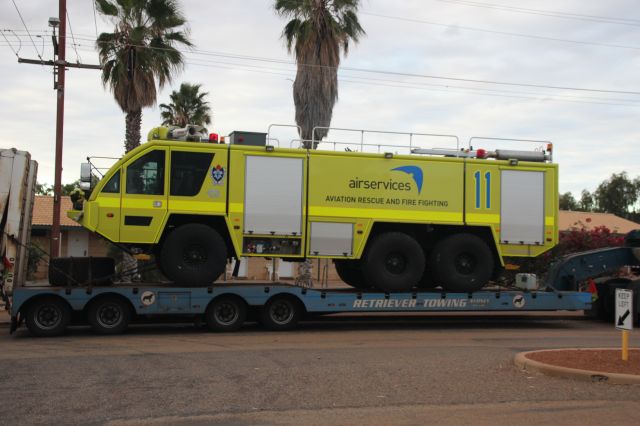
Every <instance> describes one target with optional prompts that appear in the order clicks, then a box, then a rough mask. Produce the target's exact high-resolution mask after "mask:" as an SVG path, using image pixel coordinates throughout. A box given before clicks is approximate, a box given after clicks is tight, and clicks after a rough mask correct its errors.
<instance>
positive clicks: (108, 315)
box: [87, 295, 131, 334]
mask: <svg viewBox="0 0 640 426" xmlns="http://www.w3.org/2000/svg"><path fill="white" fill-rule="evenodd" d="M130 320H131V307H130V306H129V304H128V303H127V302H125V301H124V300H123V299H122V298H121V297H118V296H113V295H105V296H98V298H96V299H95V300H92V301H91V302H90V304H89V307H88V309H87V322H88V323H89V325H90V326H91V329H92V330H93V331H94V332H96V333H98V334H121V333H124V331H125V330H126V329H127V327H128V326H129V321H130Z"/></svg>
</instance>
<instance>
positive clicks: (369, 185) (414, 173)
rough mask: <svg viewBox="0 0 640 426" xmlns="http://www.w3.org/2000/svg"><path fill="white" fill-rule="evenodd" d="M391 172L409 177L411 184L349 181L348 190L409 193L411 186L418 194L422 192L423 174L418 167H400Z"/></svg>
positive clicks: (392, 181) (362, 180) (356, 179)
mask: <svg viewBox="0 0 640 426" xmlns="http://www.w3.org/2000/svg"><path fill="white" fill-rule="evenodd" d="M391 171H392V172H402V173H406V174H408V175H409V176H411V179H413V184H412V183H411V182H398V181H397V180H394V179H387V180H371V179H360V178H359V177H356V178H355V179H349V188H351V189H385V190H388V191H411V190H413V186H414V185H415V187H416V188H417V189H418V194H420V192H421V191H422V181H423V174H422V169H421V168H420V167H418V166H402V167H396V168H395V169H391Z"/></svg>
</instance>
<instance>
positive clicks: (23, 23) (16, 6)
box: [11, 0, 42, 59]
mask: <svg viewBox="0 0 640 426" xmlns="http://www.w3.org/2000/svg"><path fill="white" fill-rule="evenodd" d="M11 2H12V3H13V6H14V7H15V8H16V12H18V16H19V17H20V20H21V21H22V25H24V29H25V30H27V34H28V35H29V39H31V44H33V48H34V49H36V55H38V58H40V59H42V56H40V52H39V51H38V48H37V47H36V43H35V42H34V41H33V38H32V37H31V34H30V33H29V28H27V24H25V22H24V19H23V18H22V13H20V9H18V5H17V4H16V2H15V0H11Z"/></svg>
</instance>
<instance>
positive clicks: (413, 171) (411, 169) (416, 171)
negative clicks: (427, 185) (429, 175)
mask: <svg viewBox="0 0 640 426" xmlns="http://www.w3.org/2000/svg"><path fill="white" fill-rule="evenodd" d="M391 171H392V172H403V173H406V174H408V175H409V176H411V178H412V179H413V181H414V182H415V184H416V187H417V188H418V194H420V192H421V191H422V180H423V178H424V176H423V174H422V169H421V168H420V167H418V166H402V167H396V168H395V169H391Z"/></svg>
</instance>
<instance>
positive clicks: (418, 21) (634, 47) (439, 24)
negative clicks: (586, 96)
mask: <svg viewBox="0 0 640 426" xmlns="http://www.w3.org/2000/svg"><path fill="white" fill-rule="evenodd" d="M360 13H361V14H362V15H368V16H374V17H377V18H384V19H392V20H396V21H404V22H415V23H418V24H426V25H433V26H436V27H444V28H449V29H457V30H465V31H475V32H481V33H488V34H498V35H504V36H510V37H522V38H531V39H535V40H546V41H555V42H560V43H571V44H584V45H591V46H600V47H612V48H616V49H631V50H640V47H638V46H627V45H623V44H610V43H599V42H597V41H581V40H569V39H564V38H555V37H547V36H539V35H535V34H522V33H512V32H508V31H497V30H487V29H484V28H475V27H466V26H461V25H449V24H441V23H438V22H431V21H425V20H422V19H415V18H404V17H401V16H390V15H382V14H379V13H371V12H360Z"/></svg>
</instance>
